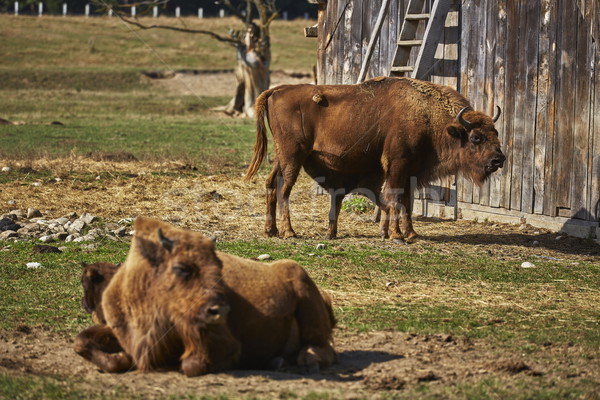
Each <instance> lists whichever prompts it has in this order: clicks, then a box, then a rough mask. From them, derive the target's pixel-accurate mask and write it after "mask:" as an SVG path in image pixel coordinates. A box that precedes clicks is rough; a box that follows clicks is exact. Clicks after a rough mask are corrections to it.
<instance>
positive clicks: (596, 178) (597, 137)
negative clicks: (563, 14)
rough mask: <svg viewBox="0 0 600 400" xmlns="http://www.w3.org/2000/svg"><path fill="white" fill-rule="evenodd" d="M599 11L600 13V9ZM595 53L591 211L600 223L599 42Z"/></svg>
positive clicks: (591, 148) (596, 44)
mask: <svg viewBox="0 0 600 400" xmlns="http://www.w3.org/2000/svg"><path fill="white" fill-rule="evenodd" d="M598 10H599V11H600V7H599V8H598ZM597 17H600V16H597ZM594 53H595V54H594V57H595V63H594V81H593V86H594V91H593V93H594V103H593V104H594V108H593V109H594V112H593V113H592V120H591V126H592V141H593V143H592V146H590V150H591V162H590V167H591V173H590V177H591V184H590V210H591V214H592V217H593V218H595V219H596V221H598V220H600V45H599V44H598V42H597V41H596V42H595V44H594Z"/></svg>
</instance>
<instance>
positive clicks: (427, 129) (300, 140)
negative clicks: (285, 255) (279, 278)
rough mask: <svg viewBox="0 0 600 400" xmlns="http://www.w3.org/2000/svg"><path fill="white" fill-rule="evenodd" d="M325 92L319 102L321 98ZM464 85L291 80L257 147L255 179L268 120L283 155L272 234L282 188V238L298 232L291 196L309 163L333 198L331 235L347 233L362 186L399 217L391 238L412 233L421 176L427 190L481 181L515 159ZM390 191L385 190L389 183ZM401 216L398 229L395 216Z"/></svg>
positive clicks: (265, 100)
mask: <svg viewBox="0 0 600 400" xmlns="http://www.w3.org/2000/svg"><path fill="white" fill-rule="evenodd" d="M315 93H318V95H319V101H318V102H317V101H315V100H314V95H315ZM464 107H470V104H469V102H468V101H467V100H466V99H465V98H464V97H463V96H462V95H460V94H459V93H458V92H456V91H455V90H453V89H451V88H449V87H445V86H440V85H436V84H433V83H430V82H424V81H418V80H414V79H409V78H382V77H379V78H375V79H372V80H369V81H366V82H364V83H362V84H360V85H318V86H315V85H284V86H279V87H276V88H273V89H270V90H267V91H265V92H263V93H262V94H261V95H260V96H259V98H258V99H257V101H256V144H255V146H254V157H253V159H252V161H251V163H250V166H249V167H248V171H247V173H246V179H250V178H251V177H252V176H254V175H255V174H256V172H257V171H258V168H259V167H260V164H261V163H262V161H263V160H264V158H265V156H266V153H267V138H266V125H265V116H266V117H267V120H268V123H269V127H270V128H271V132H272V135H273V141H274V144H275V159H274V163H273V169H272V171H271V174H270V175H269V177H268V178H267V183H266V187H267V196H266V198H267V213H266V214H267V215H266V225H265V232H266V233H267V235H269V236H274V235H277V234H278V233H279V232H278V229H277V225H276V221H275V218H276V217H275V212H276V207H277V197H278V196H277V190H278V187H279V188H280V191H281V192H280V195H281V198H282V200H283V201H282V203H281V204H282V208H283V209H282V216H283V221H282V223H283V227H282V232H281V236H282V237H284V238H286V237H292V236H295V232H294V230H293V229H292V226H291V223H290V215H289V196H290V192H291V190H292V187H293V185H294V183H295V182H296V178H297V176H298V173H299V172H300V169H301V168H302V167H303V168H304V169H305V171H306V172H307V173H308V174H309V175H310V176H311V177H312V178H314V179H315V180H316V181H317V182H318V183H319V184H320V185H321V186H323V187H324V188H325V189H328V190H329V191H330V194H331V211H330V214H329V238H334V237H335V236H336V235H337V219H338V215H339V210H340V207H341V203H342V199H343V197H344V195H345V194H347V193H349V192H350V191H353V190H356V189H360V190H359V191H360V192H363V193H366V194H368V195H369V197H370V198H371V199H372V200H373V201H374V202H376V203H377V205H379V206H380V207H381V208H382V209H383V210H384V212H387V213H389V216H390V218H382V227H381V228H382V235H383V236H385V237H388V235H389V237H391V238H393V239H402V238H403V234H402V232H401V231H400V227H399V224H398V220H399V217H400V210H401V209H402V208H404V210H405V213H404V215H403V216H402V231H403V233H404V237H406V238H407V239H412V238H414V237H416V233H415V231H414V230H413V227H412V220H411V211H412V197H411V195H412V190H411V185H410V181H411V177H415V178H416V179H417V185H418V186H424V185H426V184H428V183H430V182H431V181H432V180H434V179H436V178H439V177H443V176H447V175H452V174H456V173H462V174H463V175H465V176H467V177H469V178H470V179H472V180H473V181H474V182H476V183H477V184H481V183H482V182H483V181H485V180H486V179H487V177H488V176H489V175H490V174H491V173H492V172H494V171H496V170H497V169H498V168H501V167H502V165H503V163H504V160H505V157H504V155H503V154H502V151H501V150H500V143H499V141H498V132H497V131H496V129H495V128H494V121H493V120H492V118H490V117H489V116H487V115H485V114H483V113H481V112H479V111H474V110H472V109H468V111H465V112H464V114H463V118H464V119H465V120H466V121H468V124H465V123H459V121H458V120H457V114H458V112H459V111H460V110H461V109H463V108H464ZM384 182H386V184H385V186H384V187H383V196H381V191H382V186H383V183H384ZM390 221H392V224H391V225H390V224H389V222H390Z"/></svg>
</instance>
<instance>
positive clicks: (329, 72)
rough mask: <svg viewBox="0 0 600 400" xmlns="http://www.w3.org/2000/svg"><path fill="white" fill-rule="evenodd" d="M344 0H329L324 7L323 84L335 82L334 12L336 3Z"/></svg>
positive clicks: (335, 20)
mask: <svg viewBox="0 0 600 400" xmlns="http://www.w3.org/2000/svg"><path fill="white" fill-rule="evenodd" d="M341 1H344V0H330V1H328V2H327V8H326V15H325V19H326V21H327V22H326V28H325V32H326V34H325V65H326V69H325V84H332V83H335V69H336V65H335V54H336V52H335V45H336V43H335V37H334V35H335V27H336V24H337V19H336V14H337V8H338V3H339V2H341Z"/></svg>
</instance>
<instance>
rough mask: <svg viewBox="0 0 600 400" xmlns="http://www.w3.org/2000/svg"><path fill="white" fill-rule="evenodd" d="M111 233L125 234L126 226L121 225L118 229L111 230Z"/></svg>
mask: <svg viewBox="0 0 600 400" xmlns="http://www.w3.org/2000/svg"><path fill="white" fill-rule="evenodd" d="M113 233H114V234H115V236H118V237H123V236H125V235H127V227H126V226H122V227H120V228H119V229H115V230H114V231H113Z"/></svg>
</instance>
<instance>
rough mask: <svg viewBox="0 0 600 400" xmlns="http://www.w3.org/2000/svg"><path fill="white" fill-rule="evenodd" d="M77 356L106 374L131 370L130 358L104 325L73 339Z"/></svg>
mask: <svg viewBox="0 0 600 400" xmlns="http://www.w3.org/2000/svg"><path fill="white" fill-rule="evenodd" d="M73 348H74V350H75V352H76V353H77V354H79V355H80V356H82V357H83V358H85V359H86V360H88V361H90V362H92V363H93V364H95V365H96V366H97V367H98V368H100V369H101V370H103V371H106V372H125V371H129V370H131V369H133V361H132V359H131V357H130V356H129V355H128V354H127V353H125V351H123V349H122V348H121V345H120V344H119V341H118V340H117V338H116V336H115V335H114V333H113V331H112V330H111V329H110V328H109V327H108V326H106V325H95V326H92V327H90V328H87V329H85V330H83V331H81V332H80V333H79V335H77V337H75V342H74V344H73Z"/></svg>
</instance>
